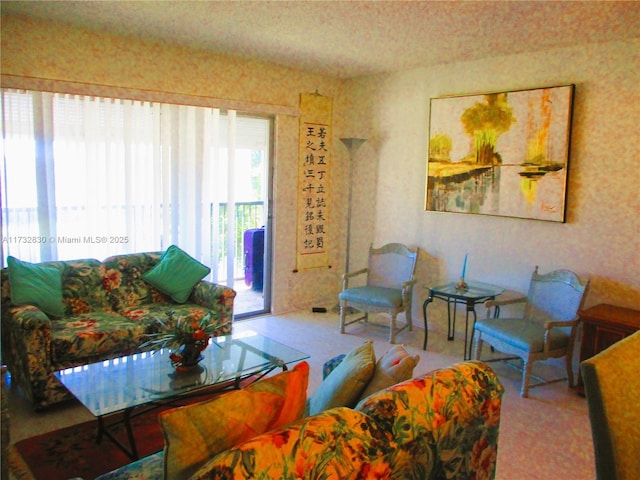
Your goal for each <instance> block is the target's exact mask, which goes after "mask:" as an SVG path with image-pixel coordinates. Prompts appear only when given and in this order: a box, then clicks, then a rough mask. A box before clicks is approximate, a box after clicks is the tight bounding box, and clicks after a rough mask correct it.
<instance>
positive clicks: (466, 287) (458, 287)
mask: <svg viewBox="0 0 640 480" xmlns="http://www.w3.org/2000/svg"><path fill="white" fill-rule="evenodd" d="M456 290H462V291H463V292H466V291H467V290H469V285H467V282H465V281H464V277H460V280H459V281H458V282H456Z"/></svg>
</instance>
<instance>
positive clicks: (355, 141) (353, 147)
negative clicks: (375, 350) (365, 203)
mask: <svg viewBox="0 0 640 480" xmlns="http://www.w3.org/2000/svg"><path fill="white" fill-rule="evenodd" d="M340 141H341V142H342V143H344V146H345V147H347V150H349V206H348V210H347V259H346V262H345V263H346V265H345V269H344V271H345V273H349V253H350V251H351V208H352V206H351V199H352V189H353V156H354V155H355V154H356V151H357V150H358V148H360V146H361V145H362V144H363V143H364V142H366V141H367V139H366V138H341V139H340ZM334 310H335V311H339V310H340V305H336V306H335V307H334ZM354 311H355V309H354V308H353V307H347V310H346V313H347V314H351V313H354Z"/></svg>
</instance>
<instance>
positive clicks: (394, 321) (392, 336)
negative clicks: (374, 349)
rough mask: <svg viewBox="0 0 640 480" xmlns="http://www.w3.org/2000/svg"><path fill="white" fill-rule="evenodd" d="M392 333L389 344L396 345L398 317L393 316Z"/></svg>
mask: <svg viewBox="0 0 640 480" xmlns="http://www.w3.org/2000/svg"><path fill="white" fill-rule="evenodd" d="M389 326H390V327H391V333H390V334H389V343H396V315H391V324H390V325H389Z"/></svg>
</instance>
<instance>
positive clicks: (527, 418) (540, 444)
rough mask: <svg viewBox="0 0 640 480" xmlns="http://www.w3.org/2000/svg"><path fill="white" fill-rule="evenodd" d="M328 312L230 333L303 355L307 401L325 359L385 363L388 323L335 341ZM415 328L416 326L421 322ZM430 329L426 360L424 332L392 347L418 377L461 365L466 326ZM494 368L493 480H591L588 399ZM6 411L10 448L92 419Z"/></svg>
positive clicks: (557, 367)
mask: <svg viewBox="0 0 640 480" xmlns="http://www.w3.org/2000/svg"><path fill="white" fill-rule="evenodd" d="M326 307H327V308H328V310H329V311H328V313H320V314H313V313H311V311H310V309H308V310H304V311H298V312H293V313H289V314H286V315H278V316H262V317H257V318H253V319H249V320H243V321H239V322H237V323H236V324H235V325H234V329H237V330H243V329H252V330H255V331H257V332H259V333H261V334H263V335H265V336H268V337H270V338H273V339H274V340H277V341H280V342H282V343H285V344H288V345H290V346H292V347H295V348H297V349H299V350H301V351H304V352H306V353H308V354H309V355H310V358H309V360H308V362H309V364H310V366H311V372H310V379H309V394H311V393H312V392H313V391H314V390H315V388H316V387H317V386H318V385H319V383H320V382H321V379H322V364H323V363H324V361H326V360H327V359H329V358H331V357H333V356H335V355H337V354H339V353H346V352H348V351H350V350H351V349H353V348H354V347H356V346H358V345H360V344H361V343H362V342H363V341H364V340H369V339H372V340H373V341H374V346H375V351H376V354H377V355H383V354H384V352H385V351H386V350H387V349H388V348H389V343H388V328H387V327H386V324H387V323H388V320H387V319H386V318H385V317H382V316H380V317H379V318H374V319H373V321H374V322H376V323H379V325H375V324H374V325H372V324H369V325H361V324H356V325H353V326H350V327H348V329H347V334H346V335H340V334H339V333H338V315H337V313H335V312H333V311H332V310H331V307H332V305H326ZM430 308H431V307H430ZM438 314H440V315H439V316H440V318H438ZM445 315H446V314H445ZM414 322H418V323H420V324H421V319H420V318H419V319H416V320H414ZM430 322H431V323H430V329H429V345H428V348H427V351H426V352H425V351H423V350H422V342H423V338H424V337H423V335H424V330H422V329H421V328H415V329H414V331H413V332H406V331H405V332H403V333H401V334H400V335H399V336H398V339H397V341H398V342H399V343H404V344H405V345H406V346H407V348H408V349H409V350H410V351H411V352H412V353H414V354H418V355H420V357H421V360H420V363H419V365H418V366H417V368H416V370H415V374H416V375H420V374H422V373H426V372H428V371H430V370H433V369H435V368H442V367H446V366H449V365H451V364H453V363H457V362H460V361H462V354H463V341H462V340H463V338H464V322H459V325H458V329H459V330H458V331H457V332H456V339H455V341H453V342H448V341H446V320H444V321H443V316H442V311H441V312H438V310H437V309H436V310H435V314H434V315H433V321H431V311H430ZM460 324H462V325H460ZM460 328H461V331H460ZM491 365H492V367H493V368H494V369H495V371H496V373H497V374H498V376H499V378H500V381H501V382H502V383H503V385H504V386H505V395H504V398H503V406H502V414H501V422H500V438H499V447H498V465H497V475H496V479H497V480H519V479H527V480H537V479H540V480H555V479H558V480H567V479H569V480H582V479H584V480H591V479H593V478H595V466H594V459H593V444H592V440H591V430H590V425H589V418H588V413H587V405H586V401H585V399H584V398H583V397H581V396H579V395H577V394H576V393H575V392H573V391H572V390H569V389H568V388H567V385H566V382H561V383H556V384H551V385H549V386H545V387H541V388H537V389H533V390H532V391H531V394H530V398H529V399H523V398H520V396H519V388H520V378H521V377H520V374H519V372H518V371H516V370H513V369H511V368H509V367H506V366H504V365H502V364H501V363H492V364H491ZM561 365H562V364H561V363H558V362H556V363H553V362H551V363H548V364H547V363H546V362H545V364H542V365H537V366H536V367H534V371H538V373H543V374H546V373H549V372H551V373H557V372H558V371H559V372H560V373H561V372H562V369H561ZM9 409H10V414H11V442H12V443H14V444H15V443H16V442H19V441H20V440H22V439H24V438H28V437H33V436H35V435H39V434H41V433H44V432H47V431H51V430H57V429H60V428H64V427H67V426H70V425H77V424H80V423H83V422H85V421H88V420H91V419H92V417H91V414H89V412H88V411H87V410H85V409H84V407H82V406H81V405H79V404H76V403H74V402H69V403H67V404H64V405H59V406H56V407H53V408H51V409H49V410H47V411H45V412H40V413H34V412H33V411H32V410H31V408H30V407H29V406H28V405H27V404H26V403H25V401H24V399H23V398H22V396H21V393H20V390H19V389H18V388H16V387H14V386H11V385H10V386H9ZM13 478H15V477H13ZM47 478H49V477H47ZM91 478H92V477H89V476H86V477H84V480H90V479H91Z"/></svg>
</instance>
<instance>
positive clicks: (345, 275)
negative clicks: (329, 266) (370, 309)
mask: <svg viewBox="0 0 640 480" xmlns="http://www.w3.org/2000/svg"><path fill="white" fill-rule="evenodd" d="M368 273H369V269H368V268H361V269H360V270H356V271H355V272H347V273H343V274H342V290H346V289H347V288H349V279H350V278H353V277H357V276H359V275H364V274H368Z"/></svg>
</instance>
